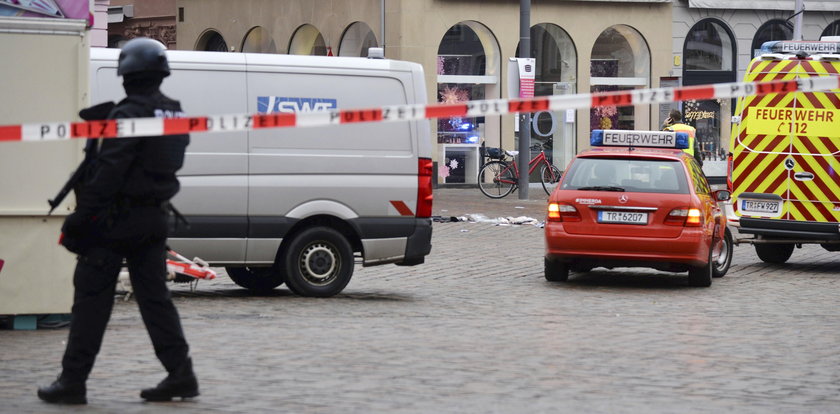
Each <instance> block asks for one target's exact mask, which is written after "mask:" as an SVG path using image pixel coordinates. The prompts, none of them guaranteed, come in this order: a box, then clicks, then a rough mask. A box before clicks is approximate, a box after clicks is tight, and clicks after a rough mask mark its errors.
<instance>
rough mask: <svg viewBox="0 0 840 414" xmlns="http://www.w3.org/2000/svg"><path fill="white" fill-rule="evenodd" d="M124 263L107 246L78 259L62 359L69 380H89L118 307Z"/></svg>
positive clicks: (65, 374)
mask: <svg viewBox="0 0 840 414" xmlns="http://www.w3.org/2000/svg"><path fill="white" fill-rule="evenodd" d="M121 266H122V257H121V256H119V255H118V254H116V253H114V252H112V251H110V250H108V249H104V248H92V249H90V251H88V252H87V253H86V254H85V255H84V256H80V257H79V259H78V263H77V264H76V271H75V273H74V275H73V286H74V287H75V293H74V295H73V310H72V312H73V317H72V319H71V322H70V334H69V337H68V339H67V349H66V350H65V352H64V358H63V359H62V361H61V365H62V369H63V371H62V373H61V376H62V377H63V378H65V379H67V380H69V381H72V382H85V381H86V380H87V378H88V375H89V374H90V371H91V369H93V363H94V361H95V359H96V354H98V353H99V349H100V347H101V346H102V337H103V335H104V334H105V327H106V326H107V325H108V320H109V319H110V317H111V310H112V309H113V307H114V290H115V287H116V284H117V276H119V273H120V268H121Z"/></svg>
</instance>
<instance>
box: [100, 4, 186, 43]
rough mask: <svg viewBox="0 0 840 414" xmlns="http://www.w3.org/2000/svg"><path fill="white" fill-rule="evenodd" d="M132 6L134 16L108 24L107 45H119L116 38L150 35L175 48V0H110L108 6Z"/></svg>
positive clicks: (125, 38)
mask: <svg viewBox="0 0 840 414" xmlns="http://www.w3.org/2000/svg"><path fill="white" fill-rule="evenodd" d="M129 5H131V6H133V7H134V16H133V17H130V18H129V17H126V18H125V19H124V20H123V21H122V22H119V23H111V24H109V25H108V36H109V46H112V47H119V44H116V43H115V41H116V40H117V39H123V40H129V39H133V38H135V37H150V38H152V39H155V40H158V41H160V42H161V43H163V44H164V45H166V46H167V47H169V48H175V45H176V42H177V37H176V30H175V19H176V15H175V11H176V9H175V0H142V1H140V0H110V6H112V7H113V6H129Z"/></svg>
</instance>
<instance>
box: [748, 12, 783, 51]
mask: <svg viewBox="0 0 840 414" xmlns="http://www.w3.org/2000/svg"><path fill="white" fill-rule="evenodd" d="M791 39H793V25H791V24H790V23H789V22H786V21H784V20H781V19H775V20H770V21H768V22H766V23H764V24H762V25H761V27H759V28H758V30H757V31H756V32H755V37H754V38H753V41H752V57H756V56H758V55H759V53H761V45H763V44H764V42H769V41H771V40H791Z"/></svg>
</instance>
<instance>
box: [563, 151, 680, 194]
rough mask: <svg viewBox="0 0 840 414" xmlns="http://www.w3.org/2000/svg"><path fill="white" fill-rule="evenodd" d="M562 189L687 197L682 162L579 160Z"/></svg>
mask: <svg viewBox="0 0 840 414" xmlns="http://www.w3.org/2000/svg"><path fill="white" fill-rule="evenodd" d="M562 189H563V190H591V191H627V192H637V193H665V194H688V193H689V189H688V183H687V180H686V176H685V170H684V169H683V166H682V163H680V162H679V161H672V160H645V159H638V158H634V159H627V158H578V159H577V160H575V162H574V163H573V164H572V168H570V170H569V171H568V172H567V173H566V177H565V179H564V180H563V186H562Z"/></svg>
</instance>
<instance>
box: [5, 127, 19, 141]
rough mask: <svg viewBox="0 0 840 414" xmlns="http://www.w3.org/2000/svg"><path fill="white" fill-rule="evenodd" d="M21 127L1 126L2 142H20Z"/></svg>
mask: <svg viewBox="0 0 840 414" xmlns="http://www.w3.org/2000/svg"><path fill="white" fill-rule="evenodd" d="M21 129H22V128H21V126H20V125H0V141H20V140H21V135H22V134H21Z"/></svg>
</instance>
